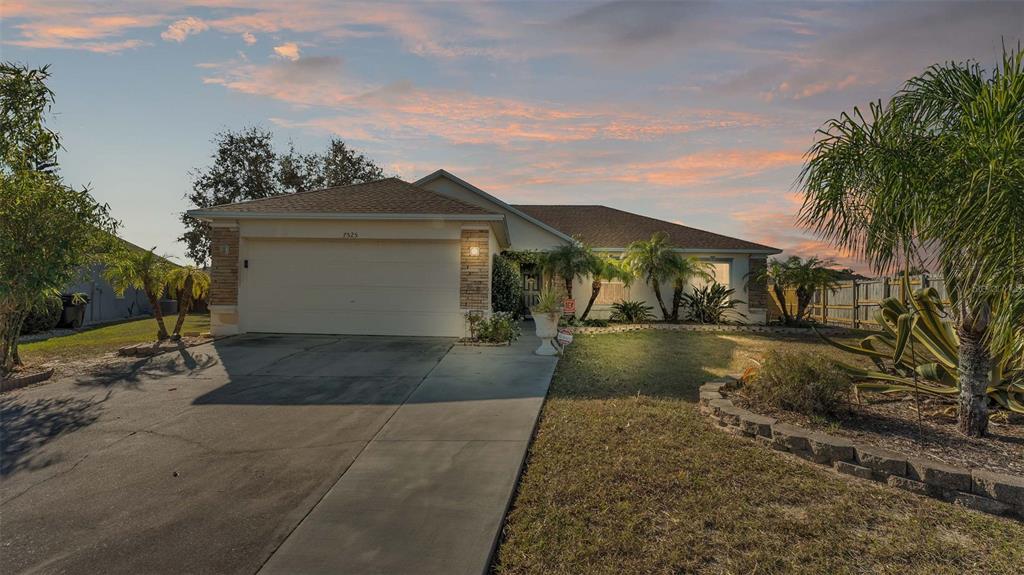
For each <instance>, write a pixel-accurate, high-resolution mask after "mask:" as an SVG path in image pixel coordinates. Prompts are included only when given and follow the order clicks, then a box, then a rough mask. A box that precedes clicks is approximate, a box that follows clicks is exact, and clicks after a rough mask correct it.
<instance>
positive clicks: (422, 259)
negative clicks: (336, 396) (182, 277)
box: [239, 239, 463, 336]
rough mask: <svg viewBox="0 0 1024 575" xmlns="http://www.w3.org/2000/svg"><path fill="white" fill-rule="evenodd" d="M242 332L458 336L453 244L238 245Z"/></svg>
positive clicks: (456, 265)
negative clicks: (242, 252) (241, 248)
mask: <svg viewBox="0 0 1024 575" xmlns="http://www.w3.org/2000/svg"><path fill="white" fill-rule="evenodd" d="M245 249H246V256H245V257H246V259H247V260H249V267H248V268H247V269H245V270H244V271H243V276H242V285H241V286H240V295H241V301H240V305H241V309H240V310H239V311H240V319H241V321H242V327H243V329H244V330H246V331H272V332H284V333H346V334H379V335H448V336H457V335H461V334H462V330H463V318H462V315H461V312H460V310H459V249H458V242H456V241H386V240H260V239H246V248H245Z"/></svg>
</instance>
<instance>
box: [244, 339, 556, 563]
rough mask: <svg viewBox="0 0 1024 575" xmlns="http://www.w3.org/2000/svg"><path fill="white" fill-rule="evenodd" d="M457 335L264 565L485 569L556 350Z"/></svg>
mask: <svg viewBox="0 0 1024 575" xmlns="http://www.w3.org/2000/svg"><path fill="white" fill-rule="evenodd" d="M537 344H538V341H537V340H536V338H535V337H524V338H523V339H521V340H520V341H519V342H517V343H516V344H514V345H512V346H509V347H461V346H456V347H454V348H452V350H451V351H450V352H449V353H448V354H447V355H446V356H445V357H444V358H443V359H442V360H441V361H440V363H438V364H437V365H436V367H434V368H433V369H432V370H431V371H430V372H429V373H428V375H427V376H426V378H425V379H424V380H423V381H422V382H421V383H420V385H419V386H418V387H417V388H416V389H415V390H414V391H413V392H412V394H411V395H410V396H409V398H408V399H407V400H406V401H405V402H404V403H403V404H402V405H401V406H400V407H399V408H398V410H397V411H395V413H394V414H393V415H392V416H391V418H390V419H389V420H388V421H387V423H386V424H385V425H384V426H383V427H382V428H381V430H380V431H379V432H378V433H377V434H376V435H375V436H374V437H373V439H372V440H370V442H369V443H368V444H367V445H366V447H365V448H364V449H363V450H362V452H360V454H359V455H358V456H357V457H356V459H355V461H354V462H353V463H352V465H351V466H350V467H349V468H348V470H347V471H346V472H345V473H344V475H342V476H341V478H340V479H339V480H338V481H337V483H335V484H334V486H333V487H331V489H330V490H329V491H328V492H327V494H326V495H325V496H324V497H323V499H322V500H321V501H320V502H319V503H318V504H317V505H316V506H315V507H314V508H313V509H312V511H311V512H310V513H309V514H308V515H307V516H306V517H305V518H304V519H303V520H302V522H301V523H300V524H299V525H298V527H297V528H296V529H295V530H294V531H293V532H292V533H291V534H290V535H289V536H288V537H287V538H286V539H285V541H284V543H283V544H282V545H281V546H280V548H278V550H277V551H276V552H275V553H274V554H273V555H272V556H271V557H270V559H269V560H268V561H267V562H266V564H265V565H264V566H263V568H262V570H261V571H260V573H262V574H268V575H269V574H286V573H287V574H291V573H306V574H318V573H347V574H370V573H388V574H401V573H410V574H411V573H416V574H429V573H444V574H446V575H458V574H463V573H466V574H479V573H484V572H486V571H487V569H488V566H489V563H490V557H491V554H492V552H493V550H494V547H495V545H496V542H497V539H498V535H499V532H500V530H501V526H502V521H503V518H504V515H505V512H506V510H507V509H508V505H509V503H510V501H511V498H512V495H513V492H514V490H515V486H516V481H517V479H518V476H519V472H520V469H521V467H522V464H523V461H524V459H525V456H526V450H527V447H528V445H529V442H530V438H531V436H532V434H533V430H534V427H535V425H536V423H537V418H538V417H539V414H540V409H541V406H542V404H543V402H544V397H545V395H546V393H547V389H548V385H549V384H550V382H551V376H552V374H553V372H554V369H555V364H556V362H557V360H556V359H555V358H551V357H540V356H535V355H533V354H532V350H533V349H534V348H536V347H537Z"/></svg>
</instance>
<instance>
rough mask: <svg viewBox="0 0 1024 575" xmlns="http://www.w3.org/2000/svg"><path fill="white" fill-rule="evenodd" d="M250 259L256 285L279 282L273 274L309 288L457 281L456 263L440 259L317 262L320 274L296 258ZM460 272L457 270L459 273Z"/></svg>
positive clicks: (437, 285)
mask: <svg viewBox="0 0 1024 575" xmlns="http://www.w3.org/2000/svg"><path fill="white" fill-rule="evenodd" d="M254 260H255V258H252V259H250V264H249V270H248V271H249V274H248V277H249V279H250V281H252V282H253V283H254V284H257V283H265V282H268V281H270V282H273V281H276V280H275V279H274V277H273V276H277V275H283V276H285V277H291V278H302V279H303V280H304V281H305V282H306V283H305V284H304V285H305V286H309V287H326V288H333V289H342V288H346V287H380V288H384V287H388V286H395V285H402V286H405V285H409V282H410V281H411V280H414V281H415V285H416V286H418V287H424V288H446V289H450V288H451V286H452V285H454V284H453V282H452V278H451V274H452V273H453V271H452V266H446V265H438V263H437V262H422V261H420V262H416V263H409V262H388V263H385V262H346V264H345V265H337V264H333V265H332V264H331V263H329V262H317V263H316V264H315V267H316V270H315V272H316V273H310V271H311V270H309V269H308V268H309V267H310V264H308V263H306V264H303V263H301V262H297V261H292V262H287V263H283V264H278V263H276V262H274V261H254ZM455 273H457V272H455Z"/></svg>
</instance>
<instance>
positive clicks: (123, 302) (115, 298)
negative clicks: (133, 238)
mask: <svg viewBox="0 0 1024 575" xmlns="http://www.w3.org/2000/svg"><path fill="white" fill-rule="evenodd" d="M117 241H119V242H122V243H123V244H124V245H125V246H127V247H128V248H129V249H132V250H139V251H145V250H143V249H142V248H141V247H139V246H137V245H135V244H133V243H131V242H129V241H127V240H124V239H122V238H117ZM161 259H163V258H161ZM164 262H166V263H167V264H168V265H171V266H174V267H178V265H177V264H175V263H174V262H171V261H169V260H164ZM105 270H106V265H104V264H103V263H94V264H90V265H88V266H83V267H82V268H81V269H80V270H79V272H78V275H77V277H76V279H75V281H74V282H73V283H72V284H71V285H69V286H67V287H65V289H64V292H63V293H65V294H75V293H77V294H83V295H85V296H86V300H87V301H88V303H87V304H85V313H84V314H83V317H82V325H95V324H101V323H108V322H113V321H118V320H122V319H128V318H132V317H138V316H147V315H152V313H153V310H152V308H151V307H150V305H149V299H148V298H147V297H146V294H145V292H143V291H142V290H140V289H135V288H133V287H129V288H127V289H125V290H124V293H123V294H120V295H118V294H117V292H116V291H115V290H114V287H113V286H112V285H110V282H109V281H107V279H106V278H105V277H104V275H103V273H104V271H105ZM165 295H166V294H165ZM160 307H161V309H162V310H163V312H164V313H165V314H167V315H171V314H175V313H177V311H178V307H177V303H176V302H175V301H174V300H172V299H170V298H167V297H164V298H163V299H161V301H160Z"/></svg>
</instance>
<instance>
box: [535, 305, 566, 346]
mask: <svg viewBox="0 0 1024 575" xmlns="http://www.w3.org/2000/svg"><path fill="white" fill-rule="evenodd" d="M560 315H562V314H560V313H558V312H550V313H534V314H533V323H534V325H536V326H537V337H539V338H540V347H538V348H537V349H536V351H534V352H533V353H535V354H537V355H558V348H557V347H555V344H554V343H553V340H554V339H555V337H557V336H558V317H559V316H560Z"/></svg>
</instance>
